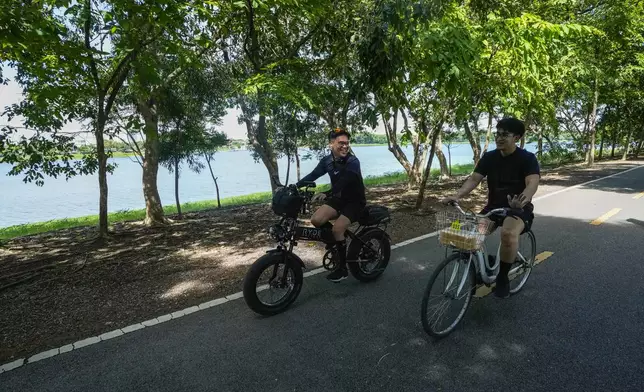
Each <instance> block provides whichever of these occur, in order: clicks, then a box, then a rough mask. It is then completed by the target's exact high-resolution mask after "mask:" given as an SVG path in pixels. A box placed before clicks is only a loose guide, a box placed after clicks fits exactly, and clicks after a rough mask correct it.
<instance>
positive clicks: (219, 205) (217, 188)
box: [215, 177, 221, 208]
mask: <svg viewBox="0 0 644 392" xmlns="http://www.w3.org/2000/svg"><path fill="white" fill-rule="evenodd" d="M217 178H218V177H215V189H216V190H217V208H221V199H220V198H219V184H217Z"/></svg>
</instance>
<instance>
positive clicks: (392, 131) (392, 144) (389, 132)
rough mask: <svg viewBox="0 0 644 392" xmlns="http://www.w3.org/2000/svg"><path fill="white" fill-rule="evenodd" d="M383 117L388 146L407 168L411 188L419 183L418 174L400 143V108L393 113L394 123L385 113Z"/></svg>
mask: <svg viewBox="0 0 644 392" xmlns="http://www.w3.org/2000/svg"><path fill="white" fill-rule="evenodd" d="M382 118H383V119H385V121H384V125H385V136H386V137H387V146H388V149H389V151H390V152H391V153H392V154H393V155H394V157H395V158H396V160H397V161H398V163H400V165H401V166H402V167H403V169H405V172H406V173H407V178H408V181H407V189H411V188H412V187H414V186H416V184H418V182H417V176H415V175H414V168H413V166H412V165H411V163H409V159H407V155H406V154H405V152H404V151H403V150H402V148H400V145H399V144H398V109H396V110H394V115H393V125H391V124H390V123H389V121H388V120H386V116H384V114H383V115H382Z"/></svg>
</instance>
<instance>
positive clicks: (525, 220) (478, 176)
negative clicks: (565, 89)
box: [443, 118, 540, 298]
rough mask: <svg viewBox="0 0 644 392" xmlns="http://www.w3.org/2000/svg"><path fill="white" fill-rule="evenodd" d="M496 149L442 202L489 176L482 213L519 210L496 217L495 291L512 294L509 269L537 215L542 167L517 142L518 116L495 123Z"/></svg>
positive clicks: (521, 130)
mask: <svg viewBox="0 0 644 392" xmlns="http://www.w3.org/2000/svg"><path fill="white" fill-rule="evenodd" d="M496 129H497V131H496V134H495V140H496V150H493V151H489V152H487V153H485V154H483V156H482V157H481V159H480V160H479V163H478V164H477V165H476V168H475V169H474V172H473V173H472V175H471V176H470V177H469V178H468V179H467V181H465V183H464V184H463V186H462V187H461V189H459V191H458V192H457V193H456V194H455V195H453V196H449V197H447V198H446V199H445V200H443V202H448V201H458V200H459V199H461V198H463V197H465V196H467V195H468V194H469V193H470V192H472V190H473V189H474V188H476V187H477V186H478V185H479V183H480V182H481V181H482V180H483V178H485V177H487V184H488V201H487V205H486V206H485V207H484V208H483V211H481V213H482V214H485V213H487V212H489V211H490V210H492V209H494V208H501V207H511V208H514V209H517V210H519V211H520V213H518V214H516V217H515V216H512V217H505V218H503V217H494V216H492V217H491V218H492V220H493V221H494V223H495V228H496V226H502V228H501V266H500V271H499V276H498V277H497V279H496V290H495V295H496V296H497V297H501V298H507V297H508V296H509V295H510V282H509V279H508V272H509V271H510V267H511V266H512V264H513V263H514V261H515V259H516V257H517V250H518V247H519V236H520V235H521V234H522V233H524V232H525V231H527V230H529V229H530V226H531V225H532V221H533V219H534V214H533V210H534V206H533V205H532V202H531V201H532V197H533V196H534V194H535V193H536V192H537V188H538V186H539V178H540V169H539V162H538V161H537V158H536V156H535V155H534V154H533V153H531V152H528V151H526V150H524V149H522V148H519V147H517V145H516V143H517V142H518V141H519V140H520V139H521V137H523V134H524V133H525V126H524V125H523V122H521V121H520V120H517V119H516V118H504V119H502V120H501V121H499V123H498V124H497V126H496Z"/></svg>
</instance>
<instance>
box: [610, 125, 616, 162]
mask: <svg viewBox="0 0 644 392" xmlns="http://www.w3.org/2000/svg"><path fill="white" fill-rule="evenodd" d="M616 144H617V132H616V131H615V130H613V140H612V146H611V148H610V157H611V158H615V145H616Z"/></svg>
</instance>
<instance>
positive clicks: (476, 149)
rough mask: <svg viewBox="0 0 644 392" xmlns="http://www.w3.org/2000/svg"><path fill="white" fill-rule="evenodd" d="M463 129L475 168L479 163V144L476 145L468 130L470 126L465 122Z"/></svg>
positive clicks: (470, 131)
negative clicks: (470, 148)
mask: <svg viewBox="0 0 644 392" xmlns="http://www.w3.org/2000/svg"><path fill="white" fill-rule="evenodd" d="M463 127H464V128H465V136H466V137H467V140H468V141H469V142H470V147H472V155H473V161H474V166H476V165H477V164H478V163H479V159H481V142H480V141H479V142H478V143H477V141H476V139H475V137H474V135H473V134H472V130H471V129H470V124H469V123H468V122H467V121H464V122H463ZM432 152H433V151H432Z"/></svg>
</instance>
